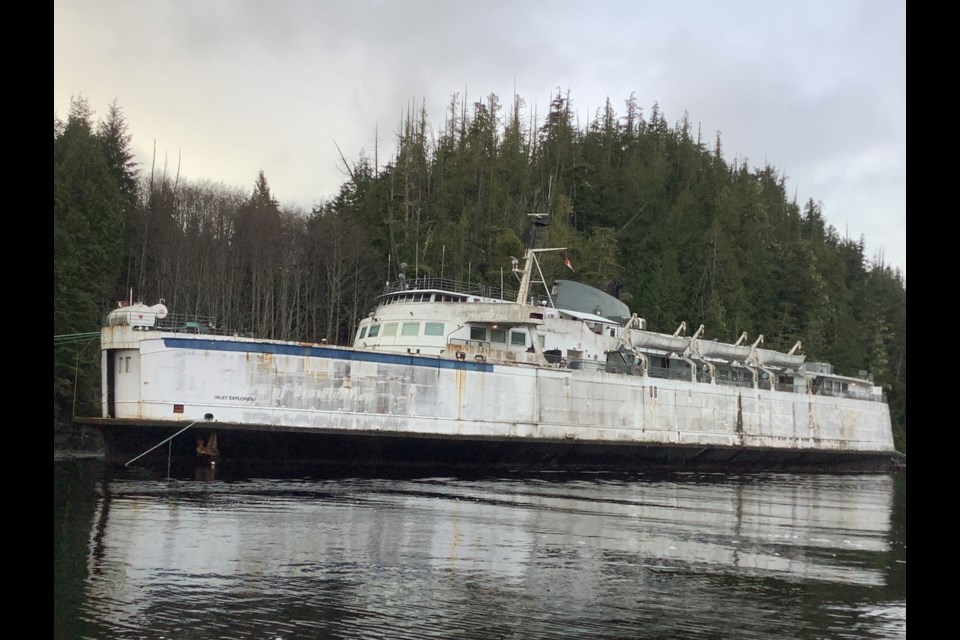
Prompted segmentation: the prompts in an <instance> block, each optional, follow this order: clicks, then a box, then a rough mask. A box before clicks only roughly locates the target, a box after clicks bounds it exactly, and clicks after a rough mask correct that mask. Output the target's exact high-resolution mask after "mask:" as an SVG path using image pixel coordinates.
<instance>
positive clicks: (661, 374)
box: [566, 358, 887, 402]
mask: <svg viewBox="0 0 960 640" xmlns="http://www.w3.org/2000/svg"><path fill="white" fill-rule="evenodd" d="M566 366H567V368H568V369H578V370H582V371H605V372H607V373H615V374H620V375H635V376H638V375H643V367H641V366H638V365H631V364H625V363H619V362H604V361H597V360H585V359H578V358H572V359H569V360H568V361H566ZM648 375H649V376H650V377H651V378H660V379H668V380H690V370H689V369H684V368H683V367H658V366H650V369H649V373H648ZM697 382H699V383H702V384H709V383H710V375H709V374H707V373H705V372H704V371H703V370H699V371H697ZM716 383H717V385H718V386H723V387H739V388H742V389H751V388H753V379H752V377H751V376H749V375H741V376H740V377H739V378H729V377H717V380H716ZM757 386H758V387H759V388H760V389H766V390H770V389H774V390H776V391H785V392H787V393H799V394H803V393H806V392H807V389H806V387H805V386H803V385H802V384H800V385H797V384H790V383H787V384H781V383H771V382H770V381H769V380H760V381H759V382H758V384H757ZM813 394H814V395H821V396H832V397H838V398H853V399H856V400H867V401H875V402H881V401H882V402H886V401H887V398H886V394H884V395H883V396H882V397H878V396H876V395H873V394H871V393H869V392H865V391H863V390H855V391H849V390H848V391H837V390H829V391H828V390H825V389H817V390H814V391H813Z"/></svg>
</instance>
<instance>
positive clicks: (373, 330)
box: [368, 324, 380, 338]
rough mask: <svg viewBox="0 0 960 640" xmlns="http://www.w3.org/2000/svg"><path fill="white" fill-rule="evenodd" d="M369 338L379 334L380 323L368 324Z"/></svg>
mask: <svg viewBox="0 0 960 640" xmlns="http://www.w3.org/2000/svg"><path fill="white" fill-rule="evenodd" d="M368 335H369V336H370V337H371V338H375V337H377V336H378V335H380V325H378V324H372V325H370V333H369V334H368Z"/></svg>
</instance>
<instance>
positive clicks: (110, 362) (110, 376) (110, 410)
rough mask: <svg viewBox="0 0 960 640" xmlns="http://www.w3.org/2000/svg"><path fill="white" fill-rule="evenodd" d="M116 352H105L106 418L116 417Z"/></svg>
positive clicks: (111, 350)
mask: <svg viewBox="0 0 960 640" xmlns="http://www.w3.org/2000/svg"><path fill="white" fill-rule="evenodd" d="M116 354H117V352H116V351H114V350H113V349H110V350H109V351H107V416H106V417H108V418H116V417H117V408H116V400H117V395H116V393H115V391H116V384H117V378H116V375H117V373H116V371H117V362H116V360H117V356H116Z"/></svg>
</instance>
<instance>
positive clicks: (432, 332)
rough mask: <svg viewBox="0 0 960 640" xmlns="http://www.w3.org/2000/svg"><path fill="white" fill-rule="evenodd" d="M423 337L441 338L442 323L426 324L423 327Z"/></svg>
mask: <svg viewBox="0 0 960 640" xmlns="http://www.w3.org/2000/svg"><path fill="white" fill-rule="evenodd" d="M423 335H425V336H442V335H443V323H442V322H427V323H424V326H423Z"/></svg>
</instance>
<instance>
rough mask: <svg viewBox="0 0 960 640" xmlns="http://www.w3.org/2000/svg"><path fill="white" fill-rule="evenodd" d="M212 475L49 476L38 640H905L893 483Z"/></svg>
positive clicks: (100, 468)
mask: <svg viewBox="0 0 960 640" xmlns="http://www.w3.org/2000/svg"><path fill="white" fill-rule="evenodd" d="M218 474H220V477H216V476H215V475H213V474H212V473H211V472H209V471H208V472H193V470H190V471H189V472H187V473H181V474H180V475H181V476H182V477H177V478H175V479H171V480H168V479H165V477H164V476H165V475H166V471H165V470H164V471H162V472H154V471H150V470H144V469H124V468H122V467H119V468H118V467H113V466H108V465H105V464H103V463H101V462H97V461H74V462H55V463H54V506H53V527H54V548H53V553H54V636H55V637H57V638H244V639H256V638H265V639H270V640H273V639H275V638H281V639H284V640H286V639H289V638H391V639H393V638H444V639H447V638H456V639H460V638H463V639H471V638H524V639H526V638H577V639H581V638H756V639H763V640H767V639H770V638H905V637H906V474H905V473H900V474H896V475H880V476H796V475H764V476H742V477H731V476H721V475H674V476H657V477H646V476H615V477H598V476H594V477H578V478H569V477H561V476H544V475H542V476H536V477H526V478H479V479H478V478H399V479H398V478H391V479H386V478H354V477H327V478H315V477H314V478H311V477H293V478H277V477H276V475H277V474H276V473H273V474H270V475H272V476H274V477H267V476H266V475H264V476H261V477H255V476H252V475H249V474H248V473H246V472H244V473H239V472H235V473H234V477H228V475H227V472H226V471H225V470H220V471H218ZM175 475H177V474H175Z"/></svg>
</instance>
